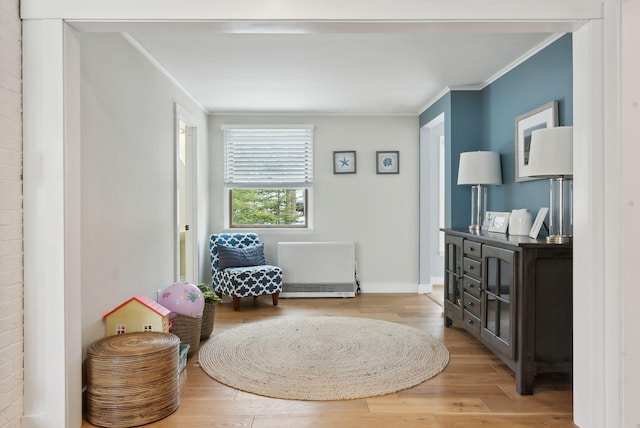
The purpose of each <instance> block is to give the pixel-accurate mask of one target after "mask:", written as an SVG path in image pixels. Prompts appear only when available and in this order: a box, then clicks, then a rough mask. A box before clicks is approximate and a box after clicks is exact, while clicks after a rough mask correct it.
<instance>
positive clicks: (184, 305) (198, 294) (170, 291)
mask: <svg viewBox="0 0 640 428" xmlns="http://www.w3.org/2000/svg"><path fill="white" fill-rule="evenodd" d="M158 303H160V304H161V305H162V306H164V307H165V308H167V309H169V310H170V311H171V312H175V313H178V314H182V315H188V316H190V317H200V316H202V310H203V309H204V297H203V296H202V291H200V290H199V289H198V287H196V286H195V285H193V284H189V283H187V282H177V283H175V284H171V285H170V286H168V287H167V288H165V289H164V290H163V291H162V293H161V294H160V298H159V299H158Z"/></svg>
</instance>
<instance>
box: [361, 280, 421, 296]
mask: <svg viewBox="0 0 640 428" xmlns="http://www.w3.org/2000/svg"><path fill="white" fill-rule="evenodd" d="M360 290H361V291H362V293H363V294H364V293H418V284H411V283H400V284H399V283H384V282H368V283H367V282H360Z"/></svg>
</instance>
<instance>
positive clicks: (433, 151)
mask: <svg viewBox="0 0 640 428" xmlns="http://www.w3.org/2000/svg"><path fill="white" fill-rule="evenodd" d="M444 123H445V114H444V113H441V114H440V115H438V116H437V117H435V118H434V119H432V120H431V121H430V122H429V123H427V124H425V125H423V126H422V127H421V128H420V168H419V169H420V186H419V187H420V220H419V228H420V242H419V246H420V251H419V261H418V264H419V267H420V274H419V283H418V293H430V292H431V290H432V289H433V284H434V282H436V281H438V279H439V277H441V276H442V281H444V276H443V274H442V267H443V266H444V261H442V262H441V263H439V264H438V261H436V260H437V258H436V257H435V253H436V252H437V251H438V238H439V236H438V233H440V232H439V230H438V213H439V211H438V209H436V208H434V207H439V205H440V198H439V194H440V193H439V189H437V187H438V185H437V184H436V189H434V181H435V182H436V183H437V182H438V177H439V150H440V149H439V147H440V136H444ZM440 130H442V132H440ZM441 274H442V275H441Z"/></svg>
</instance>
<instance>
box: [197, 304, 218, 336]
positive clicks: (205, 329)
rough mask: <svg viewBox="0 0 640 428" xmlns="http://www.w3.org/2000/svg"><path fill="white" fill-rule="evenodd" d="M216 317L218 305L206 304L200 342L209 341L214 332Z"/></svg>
mask: <svg viewBox="0 0 640 428" xmlns="http://www.w3.org/2000/svg"><path fill="white" fill-rule="evenodd" d="M215 316H216V304H215V303H205V304H204V312H202V331H201V332H200V340H204V339H208V338H209V336H211V332H212V331H213V320H214V318H215Z"/></svg>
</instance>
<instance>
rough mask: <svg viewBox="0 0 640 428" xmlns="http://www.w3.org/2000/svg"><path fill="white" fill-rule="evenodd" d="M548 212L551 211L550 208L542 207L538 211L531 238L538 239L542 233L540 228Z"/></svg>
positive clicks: (530, 233)
mask: <svg viewBox="0 0 640 428" xmlns="http://www.w3.org/2000/svg"><path fill="white" fill-rule="evenodd" d="M547 212H549V208H547V207H542V208H540V210H539V211H538V215H537V216H536V219H535V220H534V221H533V225H532V226H531V231H530V232H529V238H533V239H536V238H537V237H538V233H540V228H541V227H542V224H543V223H544V219H545V217H546V216H547Z"/></svg>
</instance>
